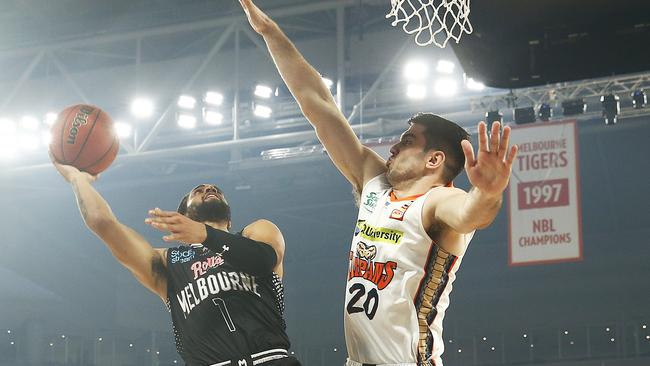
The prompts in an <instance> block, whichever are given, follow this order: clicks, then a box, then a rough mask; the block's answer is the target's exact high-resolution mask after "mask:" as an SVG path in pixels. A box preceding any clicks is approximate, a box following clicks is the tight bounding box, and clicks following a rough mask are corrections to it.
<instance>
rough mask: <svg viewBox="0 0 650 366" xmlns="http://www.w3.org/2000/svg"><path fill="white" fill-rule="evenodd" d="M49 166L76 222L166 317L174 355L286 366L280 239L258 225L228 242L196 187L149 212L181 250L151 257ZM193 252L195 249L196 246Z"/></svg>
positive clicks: (93, 194)
mask: <svg viewBox="0 0 650 366" xmlns="http://www.w3.org/2000/svg"><path fill="white" fill-rule="evenodd" d="M53 163H54V166H55V167H56V169H57V170H58V171H59V173H60V174H61V175H62V176H63V177H64V178H65V180H66V181H68V182H69V183H70V184H71V185H72V188H73V190H74V193H75V196H76V198H77V204H78V206H79V210H80V212H81V215H82V217H83V219H84V222H85V223H86V225H87V226H88V228H89V229H90V230H92V231H93V232H94V233H95V234H96V235H97V236H98V237H99V238H100V239H102V241H104V243H105V244H106V246H107V247H108V248H109V249H110V251H111V252H112V254H113V256H114V257H115V258H116V259H117V260H118V261H119V262H120V263H121V264H122V265H124V266H125V267H126V268H127V269H129V270H130V271H131V272H132V273H133V275H134V276H135V277H136V278H137V279H138V281H140V283H142V284H143V285H144V286H145V287H146V288H148V289H149V290H151V291H152V292H154V293H155V294H156V295H158V296H160V298H161V299H162V300H163V302H164V303H165V304H166V305H167V307H168V309H169V311H170V312H171V316H172V321H173V326H174V335H175V338H176V346H177V350H178V353H179V354H180V356H181V357H182V358H183V360H184V361H185V362H186V364H187V365H190V366H208V365H209V366H226V365H232V366H252V365H263V366H294V365H299V363H298V361H297V360H296V359H295V358H293V357H289V356H288V351H287V350H288V348H289V339H288V337H287V334H286V332H285V328H286V327H285V323H284V320H283V318H282V313H283V310H284V300H283V288H282V282H281V277H282V271H283V269H282V258H283V255H284V239H283V237H282V233H281V232H280V230H279V229H278V228H277V227H276V226H275V225H274V224H273V223H271V222H269V221H266V220H259V221H255V222H253V223H251V224H250V225H248V226H246V227H245V228H244V230H243V231H242V232H241V233H239V234H237V235H233V234H230V233H228V230H229V229H230V226H231V221H230V207H229V205H228V202H227V201H226V198H225V197H224V195H223V192H221V190H219V188H217V187H216V186H214V185H209V184H202V185H199V186H198V187H196V188H194V189H193V190H192V191H191V192H190V193H188V194H187V195H186V196H185V197H184V198H183V200H182V201H181V204H180V206H179V208H178V212H168V211H162V210H160V209H154V210H151V211H150V212H149V215H150V217H149V218H147V219H146V220H145V221H146V222H147V223H148V224H149V225H151V226H153V227H154V228H156V229H159V230H161V231H165V232H168V235H166V236H164V237H163V240H165V241H178V242H181V243H185V244H187V245H181V246H178V247H174V248H169V249H158V248H153V247H152V246H151V245H150V244H149V243H148V242H147V240H146V239H145V238H143V237H142V236H141V235H139V234H138V233H137V232H135V231H134V230H132V229H131V228H129V227H127V226H126V225H124V224H122V223H120V222H119V221H118V220H117V218H116V217H115V215H114V214H113V213H112V211H111V208H110V207H109V205H108V204H107V202H106V201H105V200H104V199H103V198H102V197H101V195H100V194H99V193H98V192H97V191H96V190H95V189H94V188H93V187H92V185H91V183H93V182H94V181H95V179H96V177H95V176H92V175H90V174H88V173H85V172H80V171H79V170H78V169H76V168H74V167H72V166H67V165H60V164H57V163H55V162H53ZM199 243H200V244H199Z"/></svg>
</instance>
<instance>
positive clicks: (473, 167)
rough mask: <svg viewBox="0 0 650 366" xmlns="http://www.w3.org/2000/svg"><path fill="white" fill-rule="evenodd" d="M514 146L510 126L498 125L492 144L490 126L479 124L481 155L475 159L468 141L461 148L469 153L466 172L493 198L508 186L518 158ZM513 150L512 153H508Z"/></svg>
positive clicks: (494, 125) (478, 187) (492, 136)
mask: <svg viewBox="0 0 650 366" xmlns="http://www.w3.org/2000/svg"><path fill="white" fill-rule="evenodd" d="M509 143H510V127H505V128H504V129H503V137H502V136H501V124H500V123H499V122H494V123H493V124H492V131H491V132H490V137H489V142H488V134H487V125H486V124H485V122H481V123H479V124H478V152H477V156H476V159H475V158H474V149H473V148H472V144H471V143H470V142H469V141H468V140H463V141H462V142H461V145H462V147H463V152H464V153H465V171H466V172H467V177H468V178H469V182H470V183H471V184H472V185H473V186H474V187H475V188H477V189H479V190H481V191H483V192H484V193H487V194H490V195H501V194H502V193H503V191H504V190H505V189H506V187H507V186H508V181H509V180H510V173H511V172H512V163H513V162H514V160H515V157H516V156H517V145H514V146H512V148H510V149H509V148H508V145H509ZM508 151H509V152H508Z"/></svg>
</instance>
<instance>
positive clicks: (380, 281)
mask: <svg viewBox="0 0 650 366" xmlns="http://www.w3.org/2000/svg"><path fill="white" fill-rule="evenodd" d="M350 257H351V258H350V261H351V262H352V263H351V265H350V271H349V272H348V281H349V280H351V279H353V278H363V279H365V280H368V281H370V282H372V283H374V284H375V285H376V286H377V289H378V290H383V289H385V288H386V286H388V285H389V284H390V283H391V282H392V281H393V277H394V276H395V269H396V268H397V263H396V262H393V261H388V262H373V259H375V258H376V257H377V247H376V246H374V245H368V244H366V243H364V242H362V241H361V242H359V243H358V244H357V253H356V255H353V253H352V252H350Z"/></svg>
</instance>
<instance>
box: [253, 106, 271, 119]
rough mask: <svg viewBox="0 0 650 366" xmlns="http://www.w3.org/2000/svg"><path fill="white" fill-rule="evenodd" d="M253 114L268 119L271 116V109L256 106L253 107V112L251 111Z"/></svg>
mask: <svg viewBox="0 0 650 366" xmlns="http://www.w3.org/2000/svg"><path fill="white" fill-rule="evenodd" d="M253 114H255V115H256V116H257V117H261V118H270V117H271V114H273V109H271V107H267V106H265V105H261V104H257V105H256V106H255V110H254V111H253Z"/></svg>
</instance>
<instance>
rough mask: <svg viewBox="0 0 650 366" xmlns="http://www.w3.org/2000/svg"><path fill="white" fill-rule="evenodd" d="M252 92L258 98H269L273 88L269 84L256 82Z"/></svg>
mask: <svg viewBox="0 0 650 366" xmlns="http://www.w3.org/2000/svg"><path fill="white" fill-rule="evenodd" d="M254 94H255V95H256V96H258V97H260V98H264V99H269V98H271V96H272V95H273V89H271V87H269V86H266V85H261V84H258V85H257V86H255V93H254Z"/></svg>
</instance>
